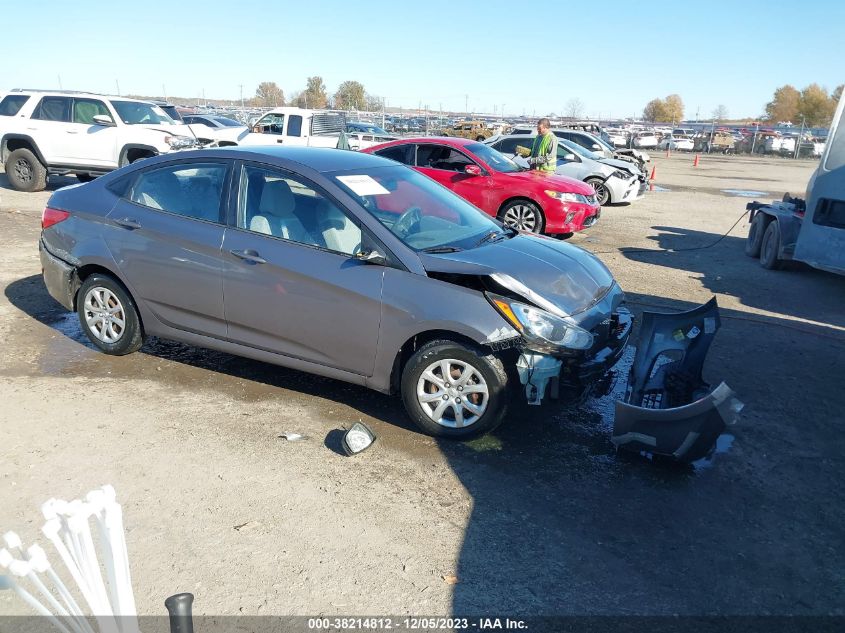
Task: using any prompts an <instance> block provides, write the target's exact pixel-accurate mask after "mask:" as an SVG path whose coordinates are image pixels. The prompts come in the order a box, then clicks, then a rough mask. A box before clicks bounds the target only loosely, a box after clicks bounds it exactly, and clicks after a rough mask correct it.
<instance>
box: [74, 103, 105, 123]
mask: <svg viewBox="0 0 845 633" xmlns="http://www.w3.org/2000/svg"><path fill="white" fill-rule="evenodd" d="M95 116H107V117H109V118H110V119H111V118H112V115H111V112H109V109H108V108H107V107H106V104H105V103H103V102H102V101H100V100H98V99H74V100H73V122H74V123H84V124H85V125H94V117H95Z"/></svg>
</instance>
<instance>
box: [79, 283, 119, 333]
mask: <svg viewBox="0 0 845 633" xmlns="http://www.w3.org/2000/svg"><path fill="white" fill-rule="evenodd" d="M84 301H85V302H84V308H85V323H86V325H87V326H88V329H89V330H90V331H91V333H92V334H93V335H94V336H95V337H96V338H97V339H99V340H100V341H102V342H103V343H110V344H111V343H116V342H117V341H119V340H120V337H122V336H123V332H124V331H125V328H126V313H125V312H124V309H123V304H121V303H120V299H118V298H117V295H115V294H114V293H113V292H112V291H111V290H109V289H108V288H104V287H102V286H94V287H93V288H91V290H89V291H88V293H87V294H86V295H85V300H84Z"/></svg>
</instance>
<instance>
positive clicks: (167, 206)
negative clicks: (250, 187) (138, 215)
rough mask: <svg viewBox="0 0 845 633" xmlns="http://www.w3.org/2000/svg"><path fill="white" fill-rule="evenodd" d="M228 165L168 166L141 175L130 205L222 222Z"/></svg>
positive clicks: (191, 164)
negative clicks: (222, 202)
mask: <svg viewBox="0 0 845 633" xmlns="http://www.w3.org/2000/svg"><path fill="white" fill-rule="evenodd" d="M226 170H227V166H226V165H225V164H223V163H189V164H187V165H186V164H180V165H168V166H166V167H160V168H158V169H151V170H149V171H145V172H142V173H141V174H140V175H139V176H138V177H137V179H136V180H135V182H134V184H133V185H132V187H131V188H130V189H129V193H128V198H129V200H130V201H131V202H135V203H136V204H141V205H144V206H145V207H150V208H151V209H161V210H162V211H167V212H169V213H176V214H178V215H184V216H186V217H189V218H196V219H197V220H208V221H210V222H220V210H221V206H222V205H221V201H222V199H223V188H224V185H225V183H226Z"/></svg>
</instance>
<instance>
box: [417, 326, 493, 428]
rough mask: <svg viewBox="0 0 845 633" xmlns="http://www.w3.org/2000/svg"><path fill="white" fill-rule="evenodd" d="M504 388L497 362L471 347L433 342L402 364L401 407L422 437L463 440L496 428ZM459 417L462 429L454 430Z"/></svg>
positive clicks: (441, 341)
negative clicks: (463, 424) (444, 368)
mask: <svg viewBox="0 0 845 633" xmlns="http://www.w3.org/2000/svg"><path fill="white" fill-rule="evenodd" d="M444 366H445V367H448V375H445V374H444V370H443V367H444ZM465 376H466V378H465ZM507 383H508V377H507V373H506V372H505V368H504V366H503V365H502V361H501V360H499V359H498V358H497V357H496V356H493V355H492V354H490V353H488V352H486V351H484V350H483V349H481V348H478V347H475V346H469V345H465V344H463V343H457V342H455V341H449V340H436V341H431V342H429V343H426V344H425V345H423V346H422V347H420V348H419V349H418V350H417V351H416V353H414V355H413V356H411V358H410V359H409V360H408V362H407V363H406V364H405V367H404V368H403V370H402V384H401V390H402V401H403V403H404V404H405V410H406V411H407V412H408V415H409V416H410V418H411V419H412V420H413V421H414V423H415V424H416V425H417V426H418V427H419V428H420V429H422V431H423V432H424V433H426V434H428V435H433V436H435V437H446V438H451V439H456V440H465V439H469V438H471V437H476V436H478V435H482V434H484V433H488V432H490V431H492V430H493V429H494V428H496V427H497V426H498V425H499V424H501V422H502V420H503V419H504V417H505V413H506V411H507V399H508V398H507V396H508V394H507ZM470 390H472V391H470ZM432 397H433V398H434V399H432ZM447 403H448V404H447ZM441 405H442V407H441ZM473 409H476V410H477V409H481V413H480V414H476V413H474V411H473ZM459 411H460V419H461V420H463V421H464V422H465V426H458V422H459V420H458V416H459V413H458V412H459ZM467 414H468V415H467Z"/></svg>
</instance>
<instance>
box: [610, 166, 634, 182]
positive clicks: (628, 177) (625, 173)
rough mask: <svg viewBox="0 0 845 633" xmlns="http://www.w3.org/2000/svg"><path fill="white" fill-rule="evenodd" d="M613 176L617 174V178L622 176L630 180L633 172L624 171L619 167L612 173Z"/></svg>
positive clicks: (623, 178)
mask: <svg viewBox="0 0 845 633" xmlns="http://www.w3.org/2000/svg"><path fill="white" fill-rule="evenodd" d="M610 175H611V176H616V177H617V178H621V179H622V180H630V179H631V174H629V173H628V172H625V171H622V170H621V169H617V170H616V171H615V172H613V173H612V174H610Z"/></svg>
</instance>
